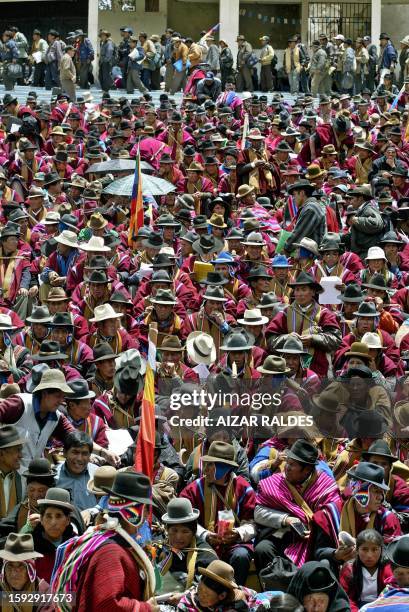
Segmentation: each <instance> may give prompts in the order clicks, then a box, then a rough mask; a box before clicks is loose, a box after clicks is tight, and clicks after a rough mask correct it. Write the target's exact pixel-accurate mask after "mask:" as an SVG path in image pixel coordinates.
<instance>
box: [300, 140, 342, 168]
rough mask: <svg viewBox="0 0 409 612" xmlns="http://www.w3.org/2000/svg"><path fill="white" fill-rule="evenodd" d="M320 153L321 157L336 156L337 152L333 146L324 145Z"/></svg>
mask: <svg viewBox="0 0 409 612" xmlns="http://www.w3.org/2000/svg"><path fill="white" fill-rule="evenodd" d="M321 153H322V155H338V152H337V150H336V148H335V147H334V145H333V144H328V145H324V146H323V147H322V150H321ZM307 170H308V168H307Z"/></svg>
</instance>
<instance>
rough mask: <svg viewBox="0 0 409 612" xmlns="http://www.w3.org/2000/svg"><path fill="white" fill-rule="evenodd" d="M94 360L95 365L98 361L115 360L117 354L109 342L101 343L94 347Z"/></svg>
mask: <svg viewBox="0 0 409 612" xmlns="http://www.w3.org/2000/svg"><path fill="white" fill-rule="evenodd" d="M93 351H94V359H93V363H97V362H98V361H105V360H106V359H115V357H117V354H116V353H115V352H114V350H113V348H112V346H111V345H110V344H108V342H99V344H96V345H95V346H94V349H93Z"/></svg>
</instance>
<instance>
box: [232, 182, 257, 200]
mask: <svg viewBox="0 0 409 612" xmlns="http://www.w3.org/2000/svg"><path fill="white" fill-rule="evenodd" d="M254 191H255V189H254V187H250V185H246V184H244V185H240V187H239V188H238V191H237V195H236V199H237V200H240V199H241V198H245V197H246V195H250V193H254Z"/></svg>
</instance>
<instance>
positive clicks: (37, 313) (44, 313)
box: [26, 306, 52, 324]
mask: <svg viewBox="0 0 409 612" xmlns="http://www.w3.org/2000/svg"><path fill="white" fill-rule="evenodd" d="M51 321H52V318H51V315H50V312H49V310H48V308H47V306H37V308H35V309H34V310H33V311H32V313H31V316H30V317H27V319H26V322H27V323H44V324H45V323H51Z"/></svg>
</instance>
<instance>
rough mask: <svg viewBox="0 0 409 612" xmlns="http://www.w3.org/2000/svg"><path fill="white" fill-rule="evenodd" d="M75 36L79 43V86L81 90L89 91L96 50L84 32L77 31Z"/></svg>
mask: <svg viewBox="0 0 409 612" xmlns="http://www.w3.org/2000/svg"><path fill="white" fill-rule="evenodd" d="M75 34H76V37H77V41H78V61H79V68H80V74H79V84H80V87H81V89H89V74H90V72H91V73H92V62H93V60H94V57H95V54H94V48H93V46H92V42H91V41H90V39H89V38H87V35H86V34H84V32H83V31H82V30H76V31H75Z"/></svg>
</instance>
